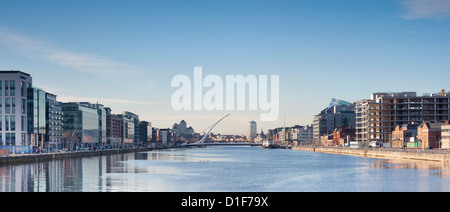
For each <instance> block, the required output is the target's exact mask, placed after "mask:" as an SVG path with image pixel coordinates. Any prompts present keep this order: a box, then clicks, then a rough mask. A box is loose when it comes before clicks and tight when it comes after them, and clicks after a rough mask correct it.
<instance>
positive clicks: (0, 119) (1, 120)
mask: <svg viewBox="0 0 450 212" xmlns="http://www.w3.org/2000/svg"><path fill="white" fill-rule="evenodd" d="M2 124H3V119H2V116H0V132H1V131H2V130H3V128H2ZM0 135H1V133H0ZM0 141H1V139H0Z"/></svg>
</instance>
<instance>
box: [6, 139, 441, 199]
mask: <svg viewBox="0 0 450 212" xmlns="http://www.w3.org/2000/svg"><path fill="white" fill-rule="evenodd" d="M0 191H3V192H9V191H36V192H57V191H67V192H71V191H81V192H91V191H93V192H103V191H180V192H181V191H191V192H196V191H238V192H239V191H255V192H263V191H269V192H278V191H286V192H287V191H343V192H345V191H357V192H360V191H361V192H364V191H375V192H378V191H450V167H449V165H447V164H442V163H433V162H411V161H394V160H381V159H373V158H360V157H355V156H344V155H333V154H323V153H314V152H304V151H295V150H282V149H263V148H261V147H237V146H236V147H232V146H226V147H225V146H221V147H210V148H192V149H173V150H162V151H150V152H140V153H128V154H118V155H108V156H101V157H90V158H79V159H65V160H54V161H49V162H42V163H34V164H25V165H14V166H2V167H0Z"/></svg>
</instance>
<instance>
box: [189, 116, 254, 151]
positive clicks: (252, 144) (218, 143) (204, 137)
mask: <svg viewBox="0 0 450 212" xmlns="http://www.w3.org/2000/svg"><path fill="white" fill-rule="evenodd" d="M229 115H230V113H229V114H227V115H226V116H224V117H222V118H221V119H220V120H219V121H217V122H216V123H214V124H213V125H211V126H210V128H209V130H208V132H207V133H205V136H203V138H202V139H201V140H200V141H197V142H195V143H191V144H188V143H187V142H185V143H183V144H181V146H220V145H222V146H262V143H246V142H245V143H244V142H242V143H241V142H237V143H235V142H233V143H230V142H213V143H205V140H206V137H208V135H209V133H210V132H211V130H212V129H213V128H214V127H215V126H216V125H217V124H218V123H219V122H220V121H222V120H223V119H225V118H226V117H228V116H229Z"/></svg>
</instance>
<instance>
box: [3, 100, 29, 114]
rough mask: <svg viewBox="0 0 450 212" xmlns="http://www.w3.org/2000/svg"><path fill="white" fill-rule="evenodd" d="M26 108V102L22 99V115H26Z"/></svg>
mask: <svg viewBox="0 0 450 212" xmlns="http://www.w3.org/2000/svg"><path fill="white" fill-rule="evenodd" d="M0 105H1V103H0ZM26 107H27V106H26V101H25V99H22V114H26V112H27V110H26ZM0 113H1V112H0Z"/></svg>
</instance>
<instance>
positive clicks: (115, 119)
mask: <svg viewBox="0 0 450 212" xmlns="http://www.w3.org/2000/svg"><path fill="white" fill-rule="evenodd" d="M105 110H106V143H107V145H108V146H109V147H114V148H117V147H120V146H121V145H122V139H123V118H122V117H121V116H119V115H116V114H111V109H110V108H105Z"/></svg>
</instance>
